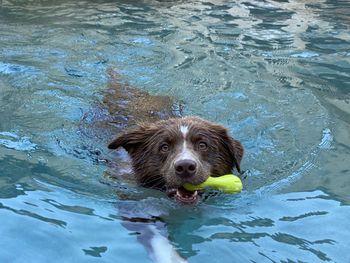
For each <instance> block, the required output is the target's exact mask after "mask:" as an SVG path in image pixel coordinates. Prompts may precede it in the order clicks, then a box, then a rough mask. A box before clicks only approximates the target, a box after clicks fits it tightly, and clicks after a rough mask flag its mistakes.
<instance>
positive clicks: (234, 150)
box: [212, 125, 244, 173]
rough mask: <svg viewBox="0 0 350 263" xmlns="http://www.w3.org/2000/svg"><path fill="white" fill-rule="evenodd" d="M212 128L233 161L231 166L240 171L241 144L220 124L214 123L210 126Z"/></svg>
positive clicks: (242, 150)
mask: <svg viewBox="0 0 350 263" xmlns="http://www.w3.org/2000/svg"><path fill="white" fill-rule="evenodd" d="M212 130H215V131H216V133H217V134H218V137H219V138H220V141H221V144H222V146H223V148H224V149H225V150H226V151H227V153H228V154H229V158H230V159H231V160H232V162H233V167H236V169H237V171H238V172H239V173H241V166H240V164H241V160H242V158H243V154H244V149H243V146H242V144H241V143H240V142H239V141H237V140H235V139H233V138H232V137H231V136H230V135H229V133H228V131H227V129H226V128H225V127H223V126H221V125H215V126H214V127H212Z"/></svg>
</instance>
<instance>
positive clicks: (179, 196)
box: [167, 186, 199, 205]
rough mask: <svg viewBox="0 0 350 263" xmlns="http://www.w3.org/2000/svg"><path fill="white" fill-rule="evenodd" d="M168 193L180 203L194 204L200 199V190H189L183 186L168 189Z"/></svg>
mask: <svg viewBox="0 0 350 263" xmlns="http://www.w3.org/2000/svg"><path fill="white" fill-rule="evenodd" d="M167 195H168V196H169V197H171V198H174V199H175V200H176V201H178V202H179V203H182V204H186V205H193V204H196V203H197V202H198V201H199V194H198V191H188V190H186V189H185V188H184V187H182V186H180V187H178V188H171V189H168V190H167Z"/></svg>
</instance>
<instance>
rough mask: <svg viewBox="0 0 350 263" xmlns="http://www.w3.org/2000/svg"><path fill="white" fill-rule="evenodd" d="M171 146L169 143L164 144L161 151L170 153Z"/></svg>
mask: <svg viewBox="0 0 350 263" xmlns="http://www.w3.org/2000/svg"><path fill="white" fill-rule="evenodd" d="M169 148H170V147H169V144H167V143H163V144H162V145H161V146H160V150H161V151H162V152H164V153H166V152H168V151H169Z"/></svg>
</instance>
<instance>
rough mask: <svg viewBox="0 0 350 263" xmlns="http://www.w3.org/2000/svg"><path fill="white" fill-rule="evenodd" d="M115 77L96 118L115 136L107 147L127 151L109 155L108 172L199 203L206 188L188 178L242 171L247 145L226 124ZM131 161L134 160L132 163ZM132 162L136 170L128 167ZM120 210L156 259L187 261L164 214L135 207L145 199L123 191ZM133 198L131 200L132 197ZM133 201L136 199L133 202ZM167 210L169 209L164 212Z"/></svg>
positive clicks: (200, 179)
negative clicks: (184, 110)
mask: <svg viewBox="0 0 350 263" xmlns="http://www.w3.org/2000/svg"><path fill="white" fill-rule="evenodd" d="M109 76H110V82H109V85H108V88H107V89H106V91H105V94H104V99H103V105H104V106H105V107H106V110H102V111H100V112H105V111H107V112H108V114H100V113H99V114H96V115H95V117H94V119H95V121H93V122H92V123H94V128H95V129H96V127H97V126H98V128H97V129H96V130H97V133H100V132H101V131H106V130H108V132H104V133H106V134H108V135H110V134H111V133H113V134H118V136H117V137H114V138H112V136H107V137H111V139H110V141H109V143H108V148H109V149H110V150H112V153H113V152H119V151H116V150H117V149H118V148H123V149H125V150H126V152H127V153H128V155H129V157H130V158H125V155H124V154H119V155H118V154H115V155H113V159H112V160H106V163H107V164H108V169H109V172H108V174H109V175H112V176H111V177H112V178H115V179H117V180H124V179H125V180H127V181H133V180H130V178H132V179H135V181H136V182H137V183H138V184H139V185H140V186H143V187H147V188H153V189H157V190H160V191H162V192H164V193H165V194H166V195H167V196H168V197H169V198H171V199H174V200H175V201H176V202H177V203H179V204H180V205H186V206H193V205H196V204H198V203H199V202H200V200H201V196H202V195H201V194H202V193H201V192H199V191H188V190H186V189H185V188H184V187H183V184H184V183H191V184H194V185H196V184H200V183H202V182H204V181H205V180H206V179H207V178H208V177H209V176H221V175H224V174H228V173H231V172H232V170H233V169H236V170H237V171H238V172H241V168H240V162H241V160H242V157H243V154H244V149H243V146H242V144H241V143H240V142H239V141H238V140H236V139H234V138H232V137H231V136H230V135H229V132H228V130H227V129H226V128H224V127H223V126H221V125H219V124H216V123H213V122H210V121H206V120H203V119H201V118H199V117H182V116H181V115H182V114H181V109H182V106H181V105H180V104H179V103H177V102H176V101H175V100H174V99H172V98H170V97H168V96H158V95H157V96H154V95H151V94H149V93H147V92H145V91H142V90H140V89H136V88H133V87H130V86H129V85H128V84H127V83H122V81H121V77H120V75H119V74H118V72H117V71H116V70H110V71H109ZM129 162H130V163H131V164H129ZM129 165H131V169H129ZM117 194H118V197H119V200H120V201H119V202H118V213H119V216H120V217H121V218H122V219H123V226H124V227H125V228H126V229H128V230H129V231H131V232H133V233H136V234H137V240H138V241H139V242H140V243H141V244H142V245H143V246H144V248H145V249H146V250H147V252H148V255H149V257H150V258H151V259H152V260H153V261H154V262H161V263H167V262H169V263H172V262H177V263H179V262H180V263H181V262H187V260H186V259H185V258H183V257H182V256H181V255H180V254H179V253H178V252H177V251H176V249H175V248H174V246H173V245H172V243H171V242H170V241H169V239H168V237H167V222H165V221H164V219H163V218H162V217H163V216H165V215H164V214H158V212H156V213H153V212H150V211H152V209H150V208H148V207H147V208H144V207H142V208H141V209H138V208H135V207H137V204H139V202H140V200H133V198H132V197H131V194H130V196H129V195H128V193H125V191H121V192H119V193H118V191H117ZM130 200H131V201H130ZM130 202H131V204H130ZM161 213H164V211H161Z"/></svg>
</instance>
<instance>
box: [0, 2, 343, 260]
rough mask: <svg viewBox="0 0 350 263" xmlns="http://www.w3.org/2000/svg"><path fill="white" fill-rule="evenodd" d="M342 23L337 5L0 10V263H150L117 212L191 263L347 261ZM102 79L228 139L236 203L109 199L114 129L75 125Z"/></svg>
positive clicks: (153, 196) (90, 107)
mask: <svg viewBox="0 0 350 263" xmlns="http://www.w3.org/2000/svg"><path fill="white" fill-rule="evenodd" d="M349 14H350V2H348V1H346V0H343V1H326V0H317V1H316V0H311V1H291V0H290V1H272V0H266V1H253V0H246V1H240V0H237V1H226V0H219V1H216V0H215V1H214V0H208V1H202V0H198V1H153V0H145V1H119V0H118V1H94V2H93V1H91V2H90V1H64V0H62V1H14V0H11V1H9V0H2V1H0V233H1V238H0V261H1V262H151V260H150V258H149V256H148V255H147V252H146V250H145V248H144V247H143V246H142V245H141V244H140V243H139V242H138V241H137V233H135V232H133V231H130V230H127V229H126V228H125V227H123V219H122V217H121V216H120V211H119V209H120V207H122V206H125V205H127V206H128V207H129V208H135V210H144V211H147V212H149V213H150V214H152V215H157V216H159V217H160V218H161V219H162V221H163V222H164V223H165V224H166V228H165V229H164V235H166V236H167V237H168V238H169V240H170V241H171V243H172V244H173V246H174V247H175V248H176V249H177V251H178V252H179V253H180V254H181V255H182V256H183V257H186V258H188V261H189V262H230V263H231V262H350V256H349V254H348V248H349V247H350V242H349V240H350V239H349V237H350V230H349V229H350V226H349V217H350V207H349V205H350V197H349V193H350V169H349V168H350V167H349V160H350V159H349V157H350V147H349V146H350V135H349V131H350V105H349V101H350V92H349V91H350V15H349ZM111 68H117V69H118V71H119V72H120V74H121V76H122V79H123V81H125V82H129V83H130V84H131V85H133V86H135V87H138V88H140V89H142V90H145V91H148V92H149V93H151V94H155V95H167V96H172V97H173V98H174V99H176V100H177V101H181V103H183V105H184V114H185V115H198V116H201V117H204V118H206V119H209V120H212V121H216V122H219V123H221V124H223V125H225V126H226V127H228V128H229V129H230V132H231V133H232V134H233V135H234V136H235V137H236V138H238V139H239V140H240V141H241V142H242V143H243V145H244V146H245V149H246V155H245V157H244V161H243V164H242V168H243V169H244V170H249V172H248V177H247V179H245V180H244V191H243V192H242V194H239V195H235V196H231V195H219V196H216V197H212V198H210V199H209V200H207V201H206V202H203V203H201V204H200V205H198V206H197V207H196V208H186V207H181V206H179V205H177V204H175V203H174V202H173V201H172V200H169V199H167V198H166V197H165V196H164V195H163V194H162V193H158V192H153V191H149V190H145V189H142V188H139V187H135V186H126V187H127V191H128V192H133V193H134V194H136V195H138V196H139V198H138V199H139V200H138V201H135V200H133V199H132V198H131V199H130V200H121V199H119V197H118V195H117V194H116V189H115V185H114V183H113V182H111V181H110V180H106V178H105V176H104V175H105V171H106V169H107V168H106V166H105V164H104V163H103V162H101V161H100V160H98V158H96V155H94V152H95V151H99V152H102V153H103V154H106V155H108V154H109V153H108V151H107V149H106V143H107V139H106V138H107V137H108V136H107V135H108V134H109V131H106V130H101V129H100V128H99V130H98V129H97V128H96V127H93V125H91V126H92V127H91V126H88V127H84V129H83V130H82V128H81V123H82V120H83V119H84V117H85V116H90V114H91V113H93V112H95V111H96V109H97V108H98V107H97V106H96V105H100V103H102V100H103V94H104V93H103V92H104V90H106V88H107V85H108V70H109V69H111ZM90 130H91V132H90ZM106 134H107V135H106Z"/></svg>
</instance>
